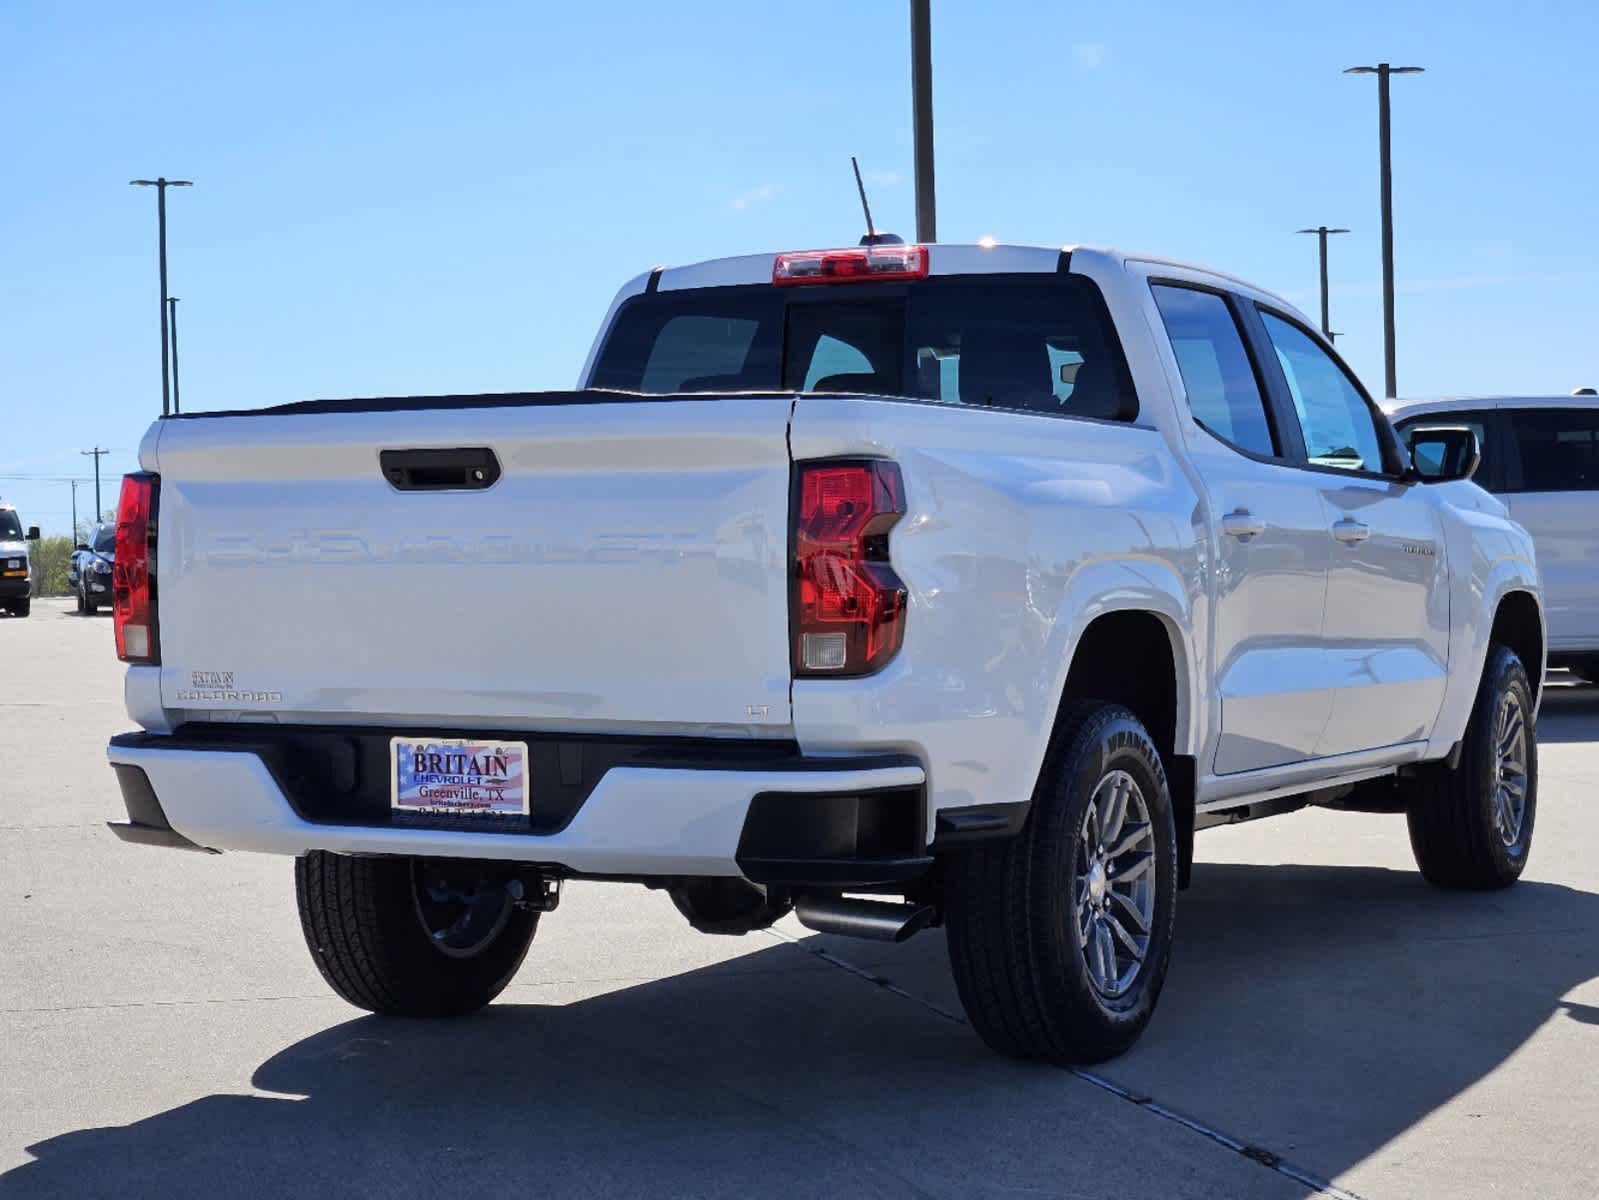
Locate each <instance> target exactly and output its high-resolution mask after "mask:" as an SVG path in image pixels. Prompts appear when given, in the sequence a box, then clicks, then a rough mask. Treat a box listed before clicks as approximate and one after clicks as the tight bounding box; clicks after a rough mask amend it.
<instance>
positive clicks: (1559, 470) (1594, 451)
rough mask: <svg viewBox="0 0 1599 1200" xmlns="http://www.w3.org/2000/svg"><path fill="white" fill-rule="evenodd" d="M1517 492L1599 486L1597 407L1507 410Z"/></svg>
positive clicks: (1587, 490) (1597, 488)
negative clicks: (1517, 465)
mask: <svg viewBox="0 0 1599 1200" xmlns="http://www.w3.org/2000/svg"><path fill="white" fill-rule="evenodd" d="M1505 415H1506V416H1508V417H1509V419H1510V433H1511V436H1512V437H1513V438H1515V440H1516V450H1517V456H1518V457H1519V458H1520V459H1521V487H1520V489H1519V490H1520V491H1523V492H1591V491H1599V410H1595V409H1591V408H1589V409H1583V408H1526V409H1511V410H1509V411H1508V412H1507V413H1506V414H1505Z"/></svg>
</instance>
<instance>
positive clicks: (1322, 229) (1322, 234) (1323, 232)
mask: <svg viewBox="0 0 1599 1200" xmlns="http://www.w3.org/2000/svg"><path fill="white" fill-rule="evenodd" d="M1294 232H1295V233H1314V234H1315V235H1316V238H1317V240H1318V241H1319V242H1320V243H1321V331H1322V332H1323V333H1325V334H1326V335H1327V340H1328V341H1329V342H1330V341H1332V340H1333V331H1332V322H1331V321H1329V320H1328V319H1327V235H1328V234H1329V233H1348V232H1349V230H1347V229H1328V228H1327V226H1325V225H1318V226H1316V228H1314V229H1296V230H1294Z"/></svg>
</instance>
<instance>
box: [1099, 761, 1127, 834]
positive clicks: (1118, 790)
mask: <svg viewBox="0 0 1599 1200" xmlns="http://www.w3.org/2000/svg"><path fill="white" fill-rule="evenodd" d="M1131 787H1132V781H1131V780H1130V779H1128V778H1126V777H1125V776H1124V777H1123V778H1121V779H1118V780H1116V782H1115V783H1114V784H1112V785H1111V789H1110V797H1109V799H1107V800H1106V802H1105V812H1104V815H1103V816H1102V817H1101V819H1100V826H1099V841H1100V844H1101V845H1109V844H1110V842H1111V841H1112V840H1113V839H1114V838H1116V837H1117V836H1119V835H1120V834H1121V831H1122V822H1123V821H1125V820H1126V819H1127V797H1128V792H1129V791H1130V790H1131Z"/></svg>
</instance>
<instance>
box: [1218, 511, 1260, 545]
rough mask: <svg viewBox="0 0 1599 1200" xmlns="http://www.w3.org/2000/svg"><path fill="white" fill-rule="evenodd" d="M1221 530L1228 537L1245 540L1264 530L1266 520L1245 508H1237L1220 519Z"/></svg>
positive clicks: (1256, 535)
mask: <svg viewBox="0 0 1599 1200" xmlns="http://www.w3.org/2000/svg"><path fill="white" fill-rule="evenodd" d="M1221 531H1222V532H1223V533H1225V534H1226V535H1227V536H1228V537H1235V538H1237V539H1238V540H1239V541H1241V542H1247V541H1248V540H1249V539H1250V538H1252V537H1258V536H1259V535H1260V534H1263V533H1265V532H1266V522H1264V521H1262V520H1261V519H1260V518H1259V517H1257V516H1255V514H1254V513H1252V512H1250V511H1249V510H1248V509H1247V508H1238V509H1234V510H1233V511H1232V512H1230V513H1228V514H1227V515H1226V516H1225V517H1223V518H1222V519H1221Z"/></svg>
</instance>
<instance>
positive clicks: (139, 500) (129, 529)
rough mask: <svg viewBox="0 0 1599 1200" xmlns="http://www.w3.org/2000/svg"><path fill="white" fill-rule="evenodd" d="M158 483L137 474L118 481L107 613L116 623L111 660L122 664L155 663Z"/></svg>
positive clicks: (157, 641)
mask: <svg viewBox="0 0 1599 1200" xmlns="http://www.w3.org/2000/svg"><path fill="white" fill-rule="evenodd" d="M160 490H161V478H160V476H158V475H151V474H149V473H148V472H145V471H140V472H138V473H136V474H133V475H124V476H123V477H122V496H121V498H120V499H119V500H118V501H117V549H116V560H115V563H114V565H113V566H112V568H111V611H112V614H113V615H114V616H115V618H116V627H117V657H118V658H120V659H121V660H122V661H123V662H128V663H159V662H160V661H161V639H160V637H159V636H158V632H157V630H158V623H157V620H156V603H155V542H156V503H157V501H158V499H159V496H160Z"/></svg>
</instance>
